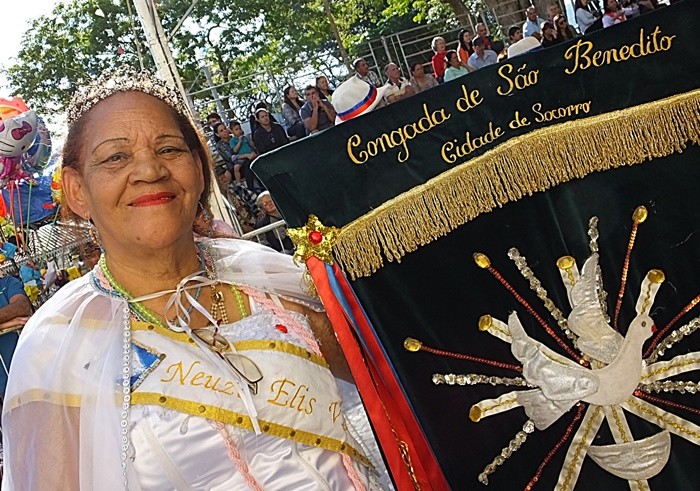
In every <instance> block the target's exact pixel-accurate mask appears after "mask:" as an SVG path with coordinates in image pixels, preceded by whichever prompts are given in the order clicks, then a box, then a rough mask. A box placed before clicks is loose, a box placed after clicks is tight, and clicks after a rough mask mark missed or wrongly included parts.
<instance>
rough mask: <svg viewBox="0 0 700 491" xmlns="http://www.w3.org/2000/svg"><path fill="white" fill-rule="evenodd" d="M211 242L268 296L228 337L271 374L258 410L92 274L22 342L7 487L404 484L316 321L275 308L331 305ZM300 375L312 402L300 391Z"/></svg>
mask: <svg viewBox="0 0 700 491" xmlns="http://www.w3.org/2000/svg"><path fill="white" fill-rule="evenodd" d="M204 242H205V244H206V245H207V246H208V248H209V249H210V251H211V254H212V257H213V259H214V265H215V270H216V272H217V274H218V278H219V280H220V281H224V282H236V283H240V284H242V285H243V286H242V287H243V288H247V289H248V290H249V291H251V292H254V291H257V292H263V291H264V292H267V293H266V294H262V295H259V296H258V300H256V299H255V298H253V297H251V308H252V309H253V312H252V313H251V315H250V316H248V317H245V318H244V319H242V320H240V321H238V322H236V323H234V324H231V325H228V326H223V328H222V333H223V334H224V335H225V336H226V337H227V338H228V339H229V340H230V341H231V342H232V346H234V347H235V348H232V349H235V350H236V351H237V352H238V353H239V354H240V355H243V356H246V357H248V358H249V359H251V360H253V361H254V362H255V363H257V364H258V366H259V368H260V371H261V372H262V375H263V378H262V380H261V381H260V383H259V384H258V387H259V390H258V392H257V394H255V395H253V396H252V401H253V403H252V404H253V405H252V406H250V405H249V406H245V404H243V403H242V402H241V401H243V400H245V399H246V397H247V396H245V397H244V395H243V394H244V392H245V391H238V390H233V389H230V390H229V384H230V381H229V382H227V381H226V374H223V376H217V374H219V375H221V374H222V373H223V372H222V370H221V367H217V366H215V365H214V364H212V363H213V362H212V361H210V360H211V352H208V354H203V352H202V351H201V349H200V350H199V351H198V347H197V346H196V343H194V342H189V339H188V335H187V334H185V333H175V332H172V331H168V330H167V329H166V328H159V327H156V326H152V327H151V329H149V328H148V326H147V325H146V323H141V322H132V321H131V320H130V316H129V309H128V306H127V304H126V302H125V301H124V300H123V299H121V298H118V297H114V296H110V295H106V294H105V293H104V292H102V291H99V289H98V288H96V286H95V285H94V284H93V283H92V282H91V281H90V275H87V276H86V277H83V278H80V279H78V280H75V281H73V282H71V283H69V284H68V285H66V286H65V287H63V288H62V289H61V290H60V291H59V292H58V293H57V294H56V295H54V296H53V297H52V298H51V299H49V301H48V302H47V303H46V304H45V305H44V306H43V307H42V308H41V309H39V311H37V313H36V314H35V315H34V316H33V317H32V318H31V319H30V322H29V323H28V324H27V327H26V328H25V330H24V332H23V333H22V336H21V337H20V341H19V344H18V347H17V351H16V354H15V359H14V360H13V364H12V367H11V369H10V377H9V382H8V388H7V392H6V399H5V403H4V407H3V448H4V457H5V458H4V461H5V475H4V479H3V483H2V489H3V490H13V489H52V488H55V487H56V486H57V485H58V486H60V487H62V488H63V489H83V490H93V489H94V490H98V489H99V490H100V491H117V490H123V489H124V488H125V487H124V483H125V482H127V483H128V489H129V490H132V491H134V490H136V491H138V490H140V489H143V490H166V489H167V490H170V489H178V490H180V489H185V490H190V489H202V490H204V489H207V490H223V489H227V490H231V489H233V490H236V489H265V490H275V489H294V490H305V489H308V490H312V489H313V490H317V489H319V490H324V489H326V490H327V489H333V490H350V489H363V488H364V489H370V490H373V489H390V488H391V484H390V483H389V480H388V477H387V473H386V470H385V468H384V465H383V462H382V459H381V457H380V456H379V452H378V450H377V446H376V442H375V440H374V438H373V435H372V430H371V428H370V426H369V423H368V421H367V417H366V415H365V413H364V409H363V407H362V404H361V403H360V401H359V397H358V395H357V391H356V390H355V388H354V386H352V385H351V384H347V383H345V382H342V381H338V382H337V384H336V380H335V379H334V378H333V376H332V375H331V374H330V371H329V370H328V369H327V367H326V365H325V361H324V360H323V359H322V357H320V356H319V355H318V354H317V353H316V351H317V347H316V351H315V348H314V346H311V344H313V343H315V340H314V338H313V337H312V336H310V334H309V332H310V331H308V330H309V328H308V323H307V321H306V317H305V316H303V315H301V314H297V313H294V312H289V311H286V310H284V309H283V308H281V304H276V305H277V306H278V307H280V308H281V310H280V308H276V307H275V306H274V305H272V304H273V303H274V302H270V301H269V300H270V299H271V298H276V296H279V297H282V298H285V299H287V300H292V301H296V302H299V303H302V304H306V305H307V306H311V307H315V309H316V310H318V309H319V307H320V306H319V305H318V304H316V305H314V304H313V302H314V301H313V300H312V299H310V298H308V296H306V295H305V294H304V293H303V291H302V290H301V287H300V278H301V270H300V268H298V267H296V266H295V265H294V264H293V263H292V261H291V258H290V257H289V256H286V255H283V254H279V253H277V252H274V251H272V250H271V249H269V248H266V247H263V246H259V245H257V244H253V243H249V242H244V241H239V240H215V241H207V240H205V241H204ZM253 296H254V295H253ZM261 306H264V308H260V307H261ZM144 326H146V327H144ZM159 330H162V332H161V331H159ZM305 330H306V331H305ZM285 331H286V332H285ZM307 331H308V332H307ZM300 333H301V334H302V335H301V336H300ZM306 340H309V341H310V342H307V341H306ZM272 345H274V347H273V346H272ZM127 353H130V355H127ZM127 356H128V359H129V360H130V361H129V363H130V366H131V373H130V376H131V378H130V385H131V389H130V391H126V393H125V394H129V398H130V409H129V412H128V413H124V412H123V411H122V402H124V403H125V404H126V398H125V397H124V396H123V395H122V390H121V389H122V382H124V377H123V375H122V368H123V367H124V363H125V361H123V360H124V359H125V358H127ZM214 361H215V360H214ZM229 373H233V372H229ZM207 374H209V375H207ZM207 377H209V378H207ZM219 379H220V380H219ZM287 379H289V380H287ZM284 380H287V381H286V382H284ZM292 380H296V381H297V382H296V383H298V385H299V387H297V388H298V389H300V388H301V386H302V385H304V386H308V392H309V394H301V392H300V393H299V394H297V393H296V392H293V391H292V390H291V388H292V382H291V381H292ZM217 384H218V385H217ZM275 384H276V385H275ZM338 385H341V386H342V387H343V393H342V395H341V394H340V392H339V390H338ZM239 386H242V385H239ZM315 387H316V388H317V389H318V390H317V392H316V393H314V394H311V391H312V389H314V388H315ZM198 391H200V392H198ZM293 395H296V396H298V397H297V399H295V400H294V401H292V400H291V399H292V396H293ZM301 395H306V396H307V397H306V399H304V403H302V402H301V400H302V399H301ZM312 396H313V397H312ZM314 398H315V399H316V401H314V402H310V401H311V399H314ZM248 401H250V399H248ZM271 401H272V402H271ZM336 401H337V402H338V404H337V405H336V406H334V402H336ZM341 401H342V402H341ZM115 402H116V403H115ZM244 406H245V407H244ZM251 407H252V409H251ZM300 408H301V410H300ZM256 411H257V413H256ZM302 411H303V412H302ZM251 413H253V414H255V417H250V416H249V414H251ZM343 413H344V414H343ZM124 414H127V416H126V418H125V417H124ZM252 421H255V422H257V423H259V424H258V426H259V428H260V434H256V433H255V431H254V428H253V427H251V424H250V423H251V422H252ZM239 423H240V424H239ZM253 426H254V425H253ZM370 461H371V464H373V466H374V468H375V469H376V470H377V471H376V472H375V471H373V470H371V468H372V465H370ZM377 476H379V477H378V478H377ZM58 483H60V484H58Z"/></svg>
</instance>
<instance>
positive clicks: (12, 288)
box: [0, 273, 32, 398]
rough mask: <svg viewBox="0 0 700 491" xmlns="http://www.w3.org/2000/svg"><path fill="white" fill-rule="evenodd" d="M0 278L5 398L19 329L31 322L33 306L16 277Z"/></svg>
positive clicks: (0, 384) (0, 376) (0, 385)
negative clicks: (8, 373)
mask: <svg viewBox="0 0 700 491" xmlns="http://www.w3.org/2000/svg"><path fill="white" fill-rule="evenodd" d="M1 274H2V275H3V276H1V277H0V358H2V365H3V366H2V367H0V397H2V398H4V396H5V388H6V387H7V371H6V370H9V369H10V364H11V362H12V355H13V354H14V352H15V348H16V347H17V341H18V339H19V329H21V328H22V327H23V326H24V324H26V323H27V320H29V316H30V315H31V314H32V304H31V303H30V302H29V298H27V294H26V293H25V292H24V286H23V285H22V282H21V281H19V280H18V279H17V278H15V277H14V276H9V275H8V276H4V274H5V273H1Z"/></svg>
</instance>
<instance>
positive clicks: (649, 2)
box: [627, 0, 659, 19]
mask: <svg viewBox="0 0 700 491" xmlns="http://www.w3.org/2000/svg"><path fill="white" fill-rule="evenodd" d="M627 1H628V2H630V3H634V4H636V5H637V7H638V8H639V13H640V14H646V13H647V12H651V11H652V10H655V9H657V8H658V7H659V3H658V2H657V0H627ZM627 18H628V19H629V15H628V16H627Z"/></svg>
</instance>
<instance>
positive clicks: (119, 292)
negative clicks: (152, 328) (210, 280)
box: [94, 244, 206, 327]
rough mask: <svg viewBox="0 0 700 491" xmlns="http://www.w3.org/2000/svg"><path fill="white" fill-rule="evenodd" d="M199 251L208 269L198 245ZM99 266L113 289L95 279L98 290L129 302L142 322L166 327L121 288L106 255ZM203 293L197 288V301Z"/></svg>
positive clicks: (200, 259) (203, 263) (101, 257)
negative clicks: (108, 288) (108, 264)
mask: <svg viewBox="0 0 700 491" xmlns="http://www.w3.org/2000/svg"><path fill="white" fill-rule="evenodd" d="M197 249H198V254H197V256H198V258H199V261H200V264H201V266H202V269H203V270H205V269H206V264H205V258H204V251H203V249H202V247H201V246H200V245H199V244H197ZM99 266H100V270H101V272H102V274H103V275H104V277H105V279H106V280H107V282H108V283H109V286H110V287H111V289H112V290H111V291H110V290H107V289H106V288H104V287H103V286H102V285H101V284H100V282H99V281H98V280H97V278H94V284H95V285H96V286H97V288H98V289H99V290H100V291H102V292H103V293H108V294H110V295H111V296H115V297H121V298H123V299H125V300H127V301H128V304H129V308H130V309H131V311H132V312H133V314H134V315H135V316H136V317H137V318H138V319H140V320H142V321H145V322H150V323H151V324H156V325H158V326H160V327H165V324H163V322H162V321H161V320H160V319H159V318H158V316H157V315H156V314H154V313H153V311H152V310H150V309H149V308H148V307H146V306H144V305H143V304H142V303H141V302H131V301H129V300H131V299H132V298H133V296H132V295H131V294H130V293H129V292H127V291H126V290H125V289H124V287H123V286H121V285H120V284H119V283H118V282H117V280H116V278H114V276H113V275H112V272H111V271H110V270H109V267H108V266H107V257H106V256H105V254H102V255H101V256H100V261H99ZM201 293H202V288H201V287H200V288H197V291H196V292H195V294H194V299H195V300H197V299H199V295H200V294H201ZM193 308H194V307H193V306H190V307H189V309H188V313H191V312H192V309H193Z"/></svg>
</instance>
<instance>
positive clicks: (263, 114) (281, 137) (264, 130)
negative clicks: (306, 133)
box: [253, 107, 289, 155]
mask: <svg viewBox="0 0 700 491" xmlns="http://www.w3.org/2000/svg"><path fill="white" fill-rule="evenodd" d="M255 119H256V121H257V122H258V128H257V129H256V130H255V133H253V144H254V145H255V148H256V149H257V151H258V155H262V154H264V153H267V152H269V151H270V150H274V149H276V148H279V147H282V146H284V145H286V144H287V143H289V138H287V134H286V133H285V132H284V129H283V128H282V126H280V125H279V124H277V123H275V122H273V121H272V120H271V118H270V113H269V112H268V110H267V109H265V108H263V107H261V108H259V109H258V110H257V111H255Z"/></svg>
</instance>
